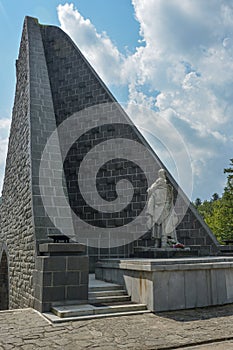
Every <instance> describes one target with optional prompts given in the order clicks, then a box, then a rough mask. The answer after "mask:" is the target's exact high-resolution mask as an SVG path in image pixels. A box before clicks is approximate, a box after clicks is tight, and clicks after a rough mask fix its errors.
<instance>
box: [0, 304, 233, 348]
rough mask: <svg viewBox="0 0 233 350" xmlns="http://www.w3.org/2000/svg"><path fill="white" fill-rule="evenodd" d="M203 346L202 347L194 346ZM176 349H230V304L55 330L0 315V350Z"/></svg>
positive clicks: (30, 319) (34, 316)
mask: <svg viewBox="0 0 233 350" xmlns="http://www.w3.org/2000/svg"><path fill="white" fill-rule="evenodd" d="M217 341H218V342H221V343H217ZM208 342H209V343H210V342H212V344H207V343H208ZM213 342H214V343H213ZM203 343H206V344H205V345H203V346H198V347H194V346H193V345H194V344H203ZM187 346H188V347H187ZM180 347H181V348H182V349H189V350H191V349H192V350H194V349H195V350H197V349H198V350H212V349H213V350H223V349H224V350H228V349H233V305H227V306H221V307H212V308H207V309H198V310H185V311H176V312H166V313H160V314H157V315H154V314H144V315H136V316H122V317H111V318H104V319H99V320H89V321H77V322H68V323H63V324H59V325H52V324H49V323H48V322H47V321H46V320H45V319H44V318H43V317H41V316H40V314H38V313H37V312H35V311H34V310H32V309H25V310H15V311H6V312H4V311H2V312H0V350H3V349H4V350H8V349H23V350H32V349H44V350H45V349H48V350H50V349H62V350H63V349H65V350H79V349H97V350H115V349H136V350H145V349H147V350H148V349H176V348H180Z"/></svg>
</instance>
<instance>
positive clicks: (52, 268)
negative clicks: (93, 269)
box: [33, 243, 89, 312]
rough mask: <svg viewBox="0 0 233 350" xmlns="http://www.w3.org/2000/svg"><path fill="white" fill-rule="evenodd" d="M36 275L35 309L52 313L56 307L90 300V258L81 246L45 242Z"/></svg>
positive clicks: (38, 260)
mask: <svg viewBox="0 0 233 350" xmlns="http://www.w3.org/2000/svg"><path fill="white" fill-rule="evenodd" d="M39 252H40V254H41V255H39V256H37V257H36V266H35V267H36V268H35V271H34V273H33V278H34V287H35V303H34V308H35V309H36V310H38V311H40V312H47V311H50V309H51V307H52V306H53V305H59V304H63V305H64V304H66V303H67V304H69V303H73V302H75V303H85V302H87V300H88V273H89V259H88V256H87V255H86V254H85V252H86V247H85V246H84V245H82V244H78V243H43V244H40V245H39Z"/></svg>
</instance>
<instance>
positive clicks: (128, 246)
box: [0, 17, 217, 309]
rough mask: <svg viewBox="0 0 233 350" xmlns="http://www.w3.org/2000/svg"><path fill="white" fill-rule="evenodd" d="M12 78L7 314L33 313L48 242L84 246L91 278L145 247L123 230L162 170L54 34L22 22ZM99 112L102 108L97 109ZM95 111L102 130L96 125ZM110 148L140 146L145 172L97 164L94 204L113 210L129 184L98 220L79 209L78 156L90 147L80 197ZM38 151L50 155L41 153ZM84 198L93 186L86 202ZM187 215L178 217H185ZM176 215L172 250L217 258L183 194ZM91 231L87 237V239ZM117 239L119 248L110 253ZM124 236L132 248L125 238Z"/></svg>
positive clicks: (139, 236)
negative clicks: (127, 197) (204, 249)
mask: <svg viewBox="0 0 233 350" xmlns="http://www.w3.org/2000/svg"><path fill="white" fill-rule="evenodd" d="M16 72H17V84H16V93H15V101H14V108H13V114H12V124H11V131H10V139H9V146H8V154H7V161H6V170H5V179H4V186H3V193H2V204H1V231H0V298H1V299H0V309H1V308H2V309H4V308H6V305H8V306H9V307H10V308H20V307H29V306H35V300H36V299H38V300H39V298H40V296H38V295H37V294H36V293H37V292H36V284H38V283H39V282H38V281H37V282H36V278H37V277H38V276H37V277H35V273H34V271H37V270H38V269H39V268H40V267H38V266H37V265H38V262H37V260H38V257H39V256H40V255H41V254H44V255H46V254H47V253H49V252H48V251H46V249H47V248H46V249H45V250H43V249H44V248H43V249H42V250H41V249H40V248H39V245H40V244H42V243H46V242H50V241H51V239H50V238H49V237H48V236H50V235H60V234H65V235H66V236H69V237H70V238H71V239H73V240H74V241H79V242H80V243H83V244H85V245H87V254H88V255H89V259H90V269H91V270H93V269H94V265H95V261H97V260H98V259H100V258H101V257H104V258H111V257H130V256H132V254H134V248H135V247H137V246H142V245H150V244H152V243H151V242H150V235H148V232H147V233H145V232H141V231H140V230H137V227H139V226H137V225H135V226H134V232H133V233H132V226H131V228H130V229H128V228H127V227H128V226H127V225H128V224H130V223H132V222H134V219H135V218H137V216H138V215H139V214H140V213H141V212H142V211H143V210H144V208H145V206H146V202H147V188H148V186H149V185H150V184H148V178H152V177H153V178H154V179H156V177H157V172H158V170H159V169H160V168H161V167H163V165H162V163H161V161H160V160H159V159H158V157H157V156H156V155H155V153H154V152H153V150H152V149H151V148H150V146H149V145H148V144H147V142H146V141H145V139H144V138H143V137H142V135H141V134H140V133H139V131H138V130H137V128H136V127H135V126H134V125H133V124H132V123H131V121H130V120H129V118H128V117H127V115H126V114H125V112H124V111H123V110H122V109H121V108H120V107H119V106H118V105H117V103H116V101H115V99H114V97H113V96H112V94H111V93H110V92H109V90H108V89H107V87H106V86H105V85H104V83H103V82H102V80H101V79H100V77H99V76H98V75H97V74H96V72H95V71H94V69H93V68H92V67H91V65H90V64H89V63H88V61H87V60H86V58H85V57H84V56H83V54H82V53H81V52H80V50H79V49H78V48H77V47H76V45H75V44H74V43H73V41H72V40H71V39H70V38H69V37H68V36H67V34H65V33H64V32H63V31H62V30H61V29H60V28H58V27H55V26H45V25H40V24H39V23H38V20H37V19H35V18H31V17H26V19H25V22H24V28H23V34H22V39H21V44H20V51H19V57H18V59H17V61H16ZM96 106H97V107H98V108H100V109H97V110H96V108H97V107H96ZM103 106H104V107H103ZM100 110H101V113H103V115H101V118H102V117H103V116H104V117H103V121H101V120H98V117H99V116H100V114H99V113H100ZM82 111H83V112H82ZM96 111H97V112H96ZM72 115H75V116H76V117H75V118H76V119H74V120H73V121H72V120H71V124H69V127H66V128H65V130H58V131H56V128H57V127H58V126H60V125H62V123H63V122H64V121H66V120H68V118H70V117H71V116H72ZM79 118H80V119H79ZM85 118H86V120H87V121H88V123H89V122H90V125H89V128H86V126H83V120H85ZM108 118H109V119H108ZM94 121H96V124H95V123H94ZM92 123H93V124H92ZM51 135H53V137H52V138H51ZM75 135H79V137H76V136H75ZM80 135H81V136H80ZM68 136H69V137H68ZM69 138H70V139H71V140H73V141H74V142H73V143H72V145H70V146H71V147H70V148H69V149H68V152H67V153H65V157H64V155H63V154H62V152H63V147H65V146H64V145H65V143H66V142H65V141H66V139H69ZM114 139H118V143H121V141H120V140H121V139H126V140H130V141H131V142H136V143H138V144H139V145H141V146H142V147H145V148H146V149H147V150H148V152H149V157H150V165H151V167H148V169H147V170H142V167H141V166H139V165H140V164H139V163H138V164H136V165H135V162H133V159H132V160H130V159H125V158H124V157H123V156H122V157H117V154H116V159H115V160H114V159H113V160H111V161H110V160H107V159H105V160H104V159H103V163H102V165H101V167H100V169H99V170H98V171H97V176H96V180H95V181H96V187H97V189H98V191H99V195H100V197H101V198H102V199H101V200H103V202H107V203H110V204H111V201H115V200H116V199H117V195H116V184H117V182H118V181H119V180H122V179H127V180H130V182H131V184H132V186H133V196H132V198H131V202H130V203H129V204H128V206H126V207H125V208H124V209H122V207H119V208H120V209H119V210H118V209H117V210H115V211H114V210H113V211H112V212H111V211H110V210H107V209H104V210H103V211H101V207H98V203H96V206H95V207H94V206H93V207H91V206H90V205H88V204H87V203H86V201H85V198H84V197H83V194H82V193H81V190H80V188H79V183H78V174H79V170H80V169H81V165H82V162H83V160H84V158H85V156H86V155H87V154H88V152H89V151H91V150H92V149H93V148H94V150H95V154H94V156H93V158H92V159H90V160H89V168H88V167H87V168H85V169H86V170H85V169H84V170H83V171H84V172H85V171H86V176H87V179H88V183H87V184H86V185H85V183H84V185H85V186H86V187H85V186H84V188H88V185H89V183H91V181H92V180H93V179H92V178H91V177H90V174H91V173H92V172H94V170H93V167H94V166H95V165H96V164H97V163H96V162H97V160H100V161H101V157H102V153H101V143H102V142H107V141H111V140H114ZM48 141H49V144H48ZM122 142H123V143H122V144H123V145H125V144H124V141H122ZM141 146H140V147H141ZM45 147H47V153H46V152H45V153H43V152H44V149H45ZM140 147H139V148H140ZM124 148H126V146H124ZM110 153H111V152H110ZM46 157H47V158H46ZM61 164H64V172H63V171H62V170H61V168H62V166H61ZM145 164H146V162H145ZM88 176H89V177H88ZM61 178H63V181H62V186H61ZM167 178H168V181H169V182H170V184H171V185H172V186H173V189H174V193H175V197H176V196H177V191H178V186H177V184H176V182H175V180H174V179H173V178H172V176H171V175H170V174H169V173H168V172H167ZM132 186H131V187H132ZM91 191H92V188H91V187H90V193H89V194H90V196H89V198H90V200H91V199H92V193H91ZM87 192H88V191H87ZM123 192H124V191H123ZM126 192H127V191H126ZM123 195H124V193H123V194H122V196H123ZM119 198H121V197H119ZM122 198H123V197H122ZM94 204H95V203H94ZM118 204H119V203H118ZM118 204H117V203H116V205H118ZM119 205H120V204H119ZM187 206H188V209H187V211H186V213H185V215H184V212H183V210H184V209H183V208H186V207H187ZM116 208H117V207H116ZM176 211H177V214H178V215H181V216H182V220H181V222H180V223H179V225H178V227H177V230H176V231H177V235H178V240H179V242H181V243H183V244H185V245H187V246H208V247H209V248H210V252H211V253H214V252H215V251H217V241H216V239H215V238H214V236H213V234H212V233H211V232H210V230H209V229H208V227H207V226H206V225H205V223H204V222H203V220H202V219H201V218H200V216H199V215H198V214H197V212H196V210H195V209H194V208H193V206H192V205H189V201H188V199H187V198H186V197H185V195H182V196H180V198H179V203H178V204H177V206H176ZM81 222H83V223H84V224H83V226H82V224H81ZM85 225H86V226H85ZM124 226H125V231H124ZM88 227H89V228H93V230H94V233H93V232H92V233H91V234H90V235H89V233H88V232H89V231H88ZM120 228H123V229H122V231H119V230H120ZM101 230H102V231H101ZM117 230H118V231H117ZM130 230H131V231H130ZM95 232H96V235H95ZM101 232H103V237H102V236H101ZM112 232H113V233H112ZM114 232H115V233H116V242H115V243H113V244H112V242H113V241H114V234H115V233H114ZM117 232H120V233H119V234H118V233H117ZM128 234H133V235H134V236H132V237H134V238H135V239H128V236H127V235H128ZM146 238H147V239H146ZM41 276H42V275H41ZM43 276H45V275H43ZM46 276H47V277H48V276H49V275H46ZM8 299H9V303H8Z"/></svg>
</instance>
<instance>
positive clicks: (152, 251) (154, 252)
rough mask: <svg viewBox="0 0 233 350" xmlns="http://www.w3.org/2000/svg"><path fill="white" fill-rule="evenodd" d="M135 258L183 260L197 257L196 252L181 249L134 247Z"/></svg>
mask: <svg viewBox="0 0 233 350" xmlns="http://www.w3.org/2000/svg"><path fill="white" fill-rule="evenodd" d="M133 256H134V257H135V258H149V259H166V258H184V257H194V256H198V250H197V249H195V250H190V249H181V248H154V247H135V248H134V255H133Z"/></svg>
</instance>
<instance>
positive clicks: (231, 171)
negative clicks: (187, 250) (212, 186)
mask: <svg viewBox="0 0 233 350" xmlns="http://www.w3.org/2000/svg"><path fill="white" fill-rule="evenodd" d="M224 173H226V174H227V182H226V187H225V188H224V192H223V195H222V197H221V198H220V197H219V195H218V194H217V193H214V194H213V195H212V197H211V199H210V200H209V201H207V200H205V201H204V202H203V203H201V204H199V201H198V203H196V202H197V200H198V199H197V200H196V201H195V202H194V205H195V206H196V204H198V205H197V206H196V208H197V210H198V212H199V213H200V214H201V216H202V217H203V218H204V220H205V222H206V223H207V225H208V226H209V227H210V229H211V230H212V232H213V233H214V234H215V236H216V237H217V239H218V240H219V241H220V242H221V243H223V241H224V240H229V239H232V240H233V159H230V167H229V168H226V169H224Z"/></svg>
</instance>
